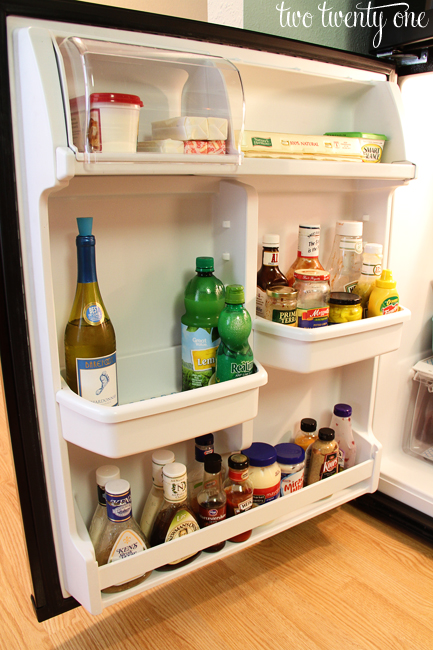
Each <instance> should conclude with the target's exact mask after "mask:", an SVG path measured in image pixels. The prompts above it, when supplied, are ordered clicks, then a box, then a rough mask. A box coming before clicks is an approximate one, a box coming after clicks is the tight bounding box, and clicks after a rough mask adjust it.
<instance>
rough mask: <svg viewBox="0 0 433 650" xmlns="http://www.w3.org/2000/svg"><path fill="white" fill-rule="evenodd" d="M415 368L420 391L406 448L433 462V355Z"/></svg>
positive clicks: (415, 377) (415, 376)
mask: <svg viewBox="0 0 433 650" xmlns="http://www.w3.org/2000/svg"><path fill="white" fill-rule="evenodd" d="M413 370H414V372H415V374H414V377H413V380H414V381H415V382H417V384H418V393H417V397H416V402H415V409H414V414H413V418H412V425H411V430H410V433H409V435H408V437H407V440H406V441H405V444H404V450H405V451H406V452H409V453H410V454H416V455H417V456H419V457H420V458H424V459H425V460H428V461H430V462H433V357H428V358H427V359H423V360H422V361H418V363H417V364H416V365H415V366H414V367H413Z"/></svg>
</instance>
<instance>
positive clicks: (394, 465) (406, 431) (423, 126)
mask: <svg viewBox="0 0 433 650" xmlns="http://www.w3.org/2000/svg"><path fill="white" fill-rule="evenodd" d="M399 83H400V85H401V91H402V100H403V104H404V111H405V112H404V115H405V119H404V122H403V125H404V131H405V139H406V142H407V151H408V156H409V157H411V158H412V159H414V160H416V161H417V170H418V173H417V179H416V180H415V181H413V182H411V183H409V185H408V186H407V187H402V188H399V189H398V190H397V191H396V194H395V200H394V211H393V225H392V231H391V240H390V255H389V266H390V268H391V269H393V271H394V273H395V277H396V279H397V282H398V285H397V286H398V290H399V291H400V295H401V296H404V300H405V305H407V307H408V308H409V309H410V310H411V311H412V320H411V323H410V324H409V325H408V327H407V330H406V332H405V337H404V339H403V342H402V345H401V348H400V349H399V350H398V352H395V353H393V354H392V355H389V356H384V357H382V358H381V359H380V362H379V363H380V365H379V378H378V391H377V397H376V408H375V413H374V431H375V432H376V434H377V437H378V438H379V440H380V441H381V442H382V444H383V449H384V454H383V460H382V469H381V480H380V484H379V490H380V491H381V492H383V493H385V494H387V495H388V496H390V497H392V498H394V499H396V500H397V501H400V502H403V503H405V504H407V505H409V506H411V507H413V508H415V509H416V510H419V511H420V512H422V513H425V514H427V515H429V516H433V490H432V478H433V465H432V463H431V461H429V460H424V459H421V458H419V457H415V456H412V455H409V454H407V453H405V451H404V447H405V446H406V445H407V438H408V436H409V435H410V431H411V427H412V420H413V416H414V408H415V400H416V396H417V392H418V386H419V384H418V382H415V381H413V372H411V369H412V367H413V366H414V365H415V364H416V363H417V362H418V361H421V360H422V359H425V358H426V357H430V356H431V353H432V352H431V351H432V321H431V319H432V314H433V291H432V278H433V261H432V256H431V250H430V248H431V247H430V242H431V240H432V237H433V219H432V213H433V197H432V191H431V188H432V180H433V164H432V157H431V151H432V147H433V129H432V125H431V123H430V121H429V120H428V119H421V115H420V107H422V106H427V105H429V102H430V101H431V100H432V98H433V75H432V73H426V74H420V75H413V76H410V77H406V78H405V77H403V78H402V79H400V82H399Z"/></svg>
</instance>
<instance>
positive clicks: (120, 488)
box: [105, 478, 131, 500]
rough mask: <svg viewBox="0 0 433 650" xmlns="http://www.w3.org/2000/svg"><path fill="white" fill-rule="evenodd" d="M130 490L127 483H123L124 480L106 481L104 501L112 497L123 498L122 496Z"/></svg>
mask: <svg viewBox="0 0 433 650" xmlns="http://www.w3.org/2000/svg"><path fill="white" fill-rule="evenodd" d="M130 489H131V486H130V484H129V482H128V481H125V479H124V478H118V479H116V480H114V481H108V483H106V484H105V496H106V499H107V500H108V498H109V497H110V496H113V497H118V496H123V495H124V494H127V493H128V492H129V490H130Z"/></svg>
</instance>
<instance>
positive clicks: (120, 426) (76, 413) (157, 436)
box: [56, 348, 268, 458]
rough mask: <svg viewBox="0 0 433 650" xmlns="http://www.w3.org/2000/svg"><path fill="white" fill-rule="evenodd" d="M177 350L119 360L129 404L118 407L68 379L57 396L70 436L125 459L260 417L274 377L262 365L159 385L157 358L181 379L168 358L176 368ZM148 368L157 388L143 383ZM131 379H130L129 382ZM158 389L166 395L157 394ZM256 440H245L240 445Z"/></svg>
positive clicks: (90, 447)
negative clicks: (87, 395)
mask: <svg viewBox="0 0 433 650" xmlns="http://www.w3.org/2000/svg"><path fill="white" fill-rule="evenodd" d="M176 352H177V349H176V348H173V350H165V351H162V352H160V353H151V354H148V355H137V356H136V357H130V358H127V359H119V362H118V366H119V396H120V401H121V402H123V403H121V404H120V405H119V406H115V407H113V408H108V407H105V406H100V405H99V404H93V403H92V402H89V401H88V400H86V399H83V398H82V397H80V396H79V395H77V394H76V393H74V392H72V391H71V389H70V388H69V387H68V386H67V385H66V383H65V382H64V381H63V380H62V389H61V390H59V391H58V392H57V395H56V399H57V402H58V403H59V406H60V416H61V422H62V432H63V437H64V439H65V440H67V441H68V442H72V443H74V444H75V445H78V446H79V447H82V448H83V449H87V450H88V451H93V452H95V453H97V454H101V455H102V456H106V457H107V458H123V457H125V456H131V455H133V454H137V453H140V452H144V451H149V450H151V449H155V447H156V446H158V447H164V446H166V445H173V444H175V443H177V442H182V441H183V440H189V439H191V438H195V437H196V436H199V435H203V434H205V433H210V432H213V431H217V430H220V429H225V428H227V427H231V426H235V425H237V424H240V423H242V422H247V421H248V420H252V419H253V418H254V417H255V416H256V415H257V410H258V400H259V387H260V386H263V385H264V384H266V382H267V380H268V377H267V373H266V371H265V370H264V368H263V367H262V366H261V365H260V363H256V364H255V372H254V373H253V374H252V375H249V376H247V377H241V378H239V379H233V380H232V381H228V382H223V383H221V384H214V385H213V386H205V387H203V388H196V389H195V390H190V391H186V392H178V391H179V387H176V386H175V385H173V386H168V384H167V383H165V385H164V387H163V382H160V385H158V384H159V382H158V376H157V374H156V373H155V374H154V373H152V372H149V367H150V368H151V366H150V364H151V362H152V357H153V360H154V362H155V363H156V365H159V367H160V368H164V369H165V370H167V369H168V372H167V375H168V376H172V377H175V376H176V375H175V373H174V372H170V363H169V361H167V359H170V358H171V359H172V364H173V366H175V363H176V358H177V354H176ZM158 359H159V364H158V362H157V361H156V360H158ZM143 368H146V369H147V381H148V383H149V384H152V386H151V387H150V386H147V387H146V386H143V378H142V377H141V375H142V374H143ZM126 377H127V378H128V379H129V382H127V381H126V380H125V381H124V378H126ZM137 387H138V388H137ZM164 388H165V390H164ZM150 391H153V393H152V392H150ZM174 391H176V392H174ZM155 392H156V394H159V395H161V392H164V393H165V394H163V395H161V396H160V397H153V398H152V394H153V395H155ZM140 393H141V394H140ZM125 402H129V403H125ZM251 442H252V440H244V439H242V441H240V442H239V446H242V447H245V446H249V445H250V444H251Z"/></svg>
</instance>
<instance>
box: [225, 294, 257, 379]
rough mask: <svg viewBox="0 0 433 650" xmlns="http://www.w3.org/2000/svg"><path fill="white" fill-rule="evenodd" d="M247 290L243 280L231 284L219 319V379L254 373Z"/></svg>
mask: <svg viewBox="0 0 433 650" xmlns="http://www.w3.org/2000/svg"><path fill="white" fill-rule="evenodd" d="M244 302H245V294H244V288H243V286H242V285H241V284H229V285H228V286H227V289H226V306H225V307H224V309H223V310H222V312H221V314H220V319H219V326H218V327H219V332H220V336H221V343H220V344H219V347H218V352H217V361H216V381H217V383H219V382H221V381H228V380H230V379H236V378H238V377H245V376H246V375H251V374H252V373H253V371H254V356H253V351H252V349H251V347H250V344H249V343H248V337H249V335H250V333H251V327H252V324H251V316H250V315H249V313H248V311H247V310H246V309H245V308H244V306H243V305H244Z"/></svg>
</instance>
